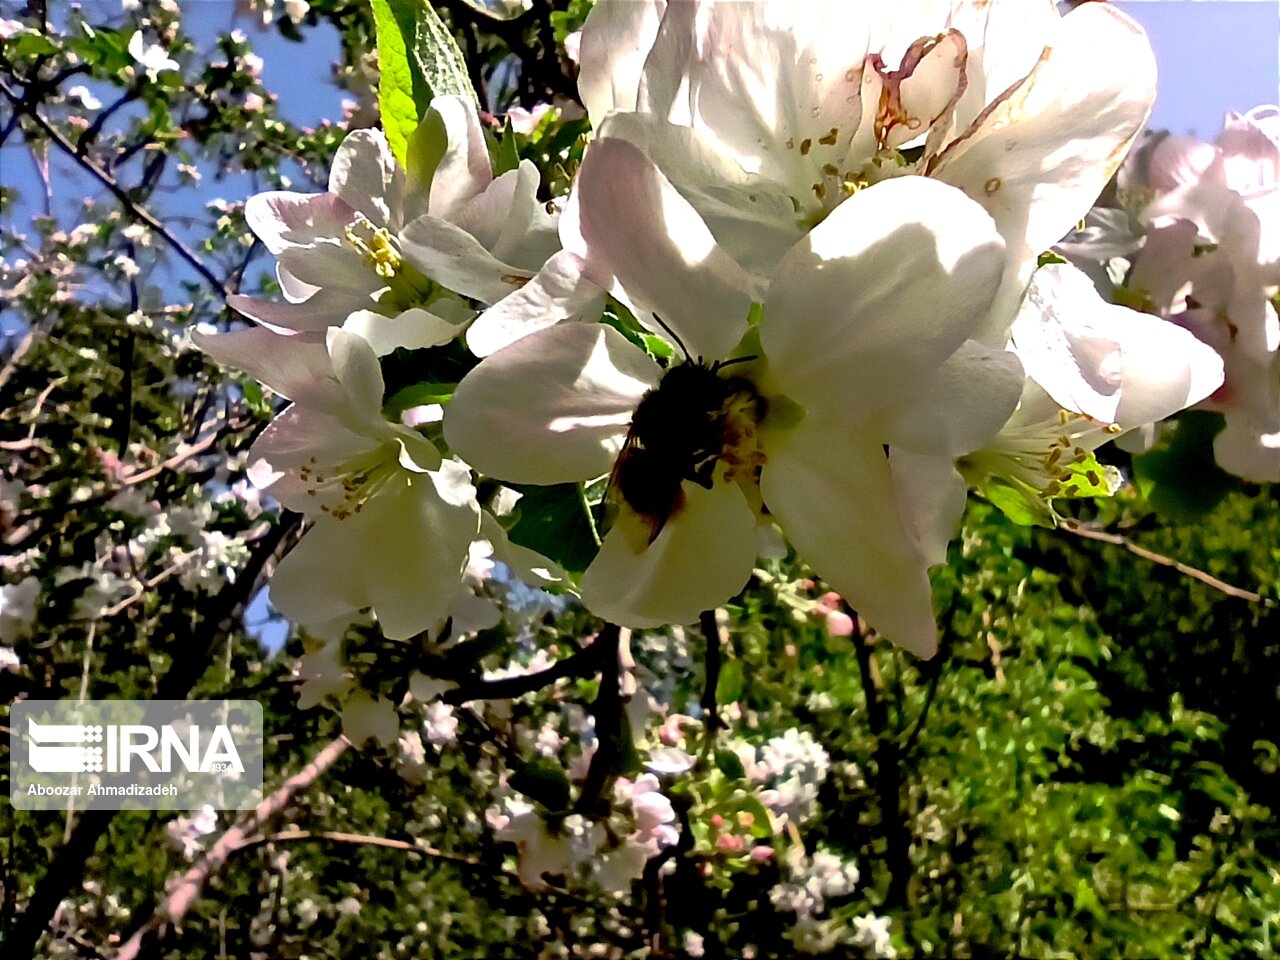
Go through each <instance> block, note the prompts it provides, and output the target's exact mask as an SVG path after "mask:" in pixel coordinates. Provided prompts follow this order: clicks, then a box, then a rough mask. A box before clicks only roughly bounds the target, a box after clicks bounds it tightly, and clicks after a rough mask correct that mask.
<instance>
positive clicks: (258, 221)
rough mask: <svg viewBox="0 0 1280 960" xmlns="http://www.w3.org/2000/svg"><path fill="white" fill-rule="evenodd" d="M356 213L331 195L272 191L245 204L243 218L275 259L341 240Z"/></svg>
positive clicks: (259, 195)
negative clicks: (296, 249)
mask: <svg viewBox="0 0 1280 960" xmlns="http://www.w3.org/2000/svg"><path fill="white" fill-rule="evenodd" d="M355 218H356V212H355V210H353V209H352V208H351V207H350V206H349V205H348V204H347V203H345V202H344V201H343V200H342V199H341V198H340V197H336V196H334V195H333V194H331V193H295V192H293V191H289V190H271V191H267V192H266V193H255V194H254V195H253V196H252V197H250V198H249V199H248V200H246V201H245V204H244V219H245V222H246V223H248V225H249V229H250V230H252V231H253V232H254V235H256V236H257V238H258V239H259V240H261V241H262V243H263V245H264V246H265V247H266V248H267V249H268V250H270V251H271V253H272V254H274V255H275V256H279V255H280V253H281V251H283V250H287V249H289V248H290V247H295V246H307V245H309V244H312V243H314V242H315V241H316V240H319V239H341V237H342V235H343V233H344V231H345V230H346V228H347V226H348V225H349V224H351V223H352V222H354V220H355Z"/></svg>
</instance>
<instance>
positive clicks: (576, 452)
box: [444, 323, 661, 484]
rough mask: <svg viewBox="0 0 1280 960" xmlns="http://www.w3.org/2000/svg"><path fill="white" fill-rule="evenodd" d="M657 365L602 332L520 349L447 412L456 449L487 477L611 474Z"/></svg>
mask: <svg viewBox="0 0 1280 960" xmlns="http://www.w3.org/2000/svg"><path fill="white" fill-rule="evenodd" d="M660 376H661V370H660V368H659V367H658V365H657V364H656V363H654V362H653V361H652V360H651V359H649V357H648V356H647V355H646V354H645V353H644V351H642V350H640V349H639V348H638V347H635V346H633V345H632V344H631V343H629V342H627V340H626V338H625V337H623V336H622V334H620V333H618V332H617V331H616V330H614V329H613V328H612V327H608V326H605V325H603V324H579V323H570V324H561V325H560V326H555V327H549V328H548V329H546V330H542V331H539V332H538V333H534V334H531V335H530V336H527V337H525V338H524V339H522V340H517V341H516V342H515V343H513V344H511V346H509V347H507V348H506V349H504V350H499V351H498V352H497V353H495V354H493V355H492V356H491V357H488V358H487V359H485V360H484V361H482V362H481V364H480V365H479V366H478V367H476V368H475V369H474V370H472V371H471V372H470V373H469V374H467V375H466V376H465V377H464V378H463V379H462V382H461V383H460V384H458V389H457V392H456V393H454V395H453V399H452V400H451V401H450V402H449V405H448V406H447V407H446V408H445V416H444V435H445V440H446V441H447V442H448V444H449V446H450V447H451V448H452V449H453V450H454V451H455V452H456V453H457V454H458V455H459V456H461V457H462V458H463V459H464V460H466V461H467V462H468V463H470V464H471V465H472V466H474V467H475V468H476V469H477V470H479V471H480V472H481V473H484V474H487V475H488V476H491V477H497V478H499V479H502V480H509V481H511V482H513V483H541V484H548V483H566V482H574V481H578V480H590V479H591V478H593V477H599V476H603V475H604V474H606V473H608V472H609V470H610V468H611V467H612V465H613V461H614V458H615V457H616V456H617V454H618V451H619V450H620V449H621V448H622V442H623V439H624V438H625V437H626V434H627V429H628V427H629V426H630V423H631V415H632V413H633V412H634V410H635V407H636V404H637V403H639V401H640V398H641V397H642V396H643V395H644V393H645V391H647V390H648V389H650V388H651V387H653V386H654V385H656V384H657V382H658V379H659V377H660Z"/></svg>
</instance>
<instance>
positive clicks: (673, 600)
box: [444, 138, 1020, 656]
mask: <svg viewBox="0 0 1280 960" xmlns="http://www.w3.org/2000/svg"><path fill="white" fill-rule="evenodd" d="M576 200H577V203H576V209H577V216H578V218H579V221H580V222H579V227H578V228H579V230H580V231H581V235H582V237H583V240H584V250H583V252H584V263H585V265H586V267H585V269H586V275H587V277H588V279H590V280H591V281H592V282H594V283H596V284H597V285H598V286H600V287H602V288H607V289H609V291H610V292H611V293H612V295H613V296H615V297H616V298H618V299H619V301H621V302H623V303H624V304H627V305H628V306H629V308H630V309H631V310H632V313H633V314H634V315H635V316H636V317H637V318H639V320H640V322H641V323H642V324H643V325H645V326H646V327H648V328H649V329H650V330H651V331H652V332H653V333H654V334H655V335H658V336H665V337H668V338H669V339H670V340H671V341H672V346H673V349H676V348H683V349H686V350H687V351H688V362H686V363H685V364H678V365H675V366H673V367H672V368H670V369H669V370H667V371H664V370H663V369H662V368H661V367H660V366H658V364H657V363H655V362H654V361H653V360H652V359H650V358H649V357H648V356H647V355H646V354H645V352H644V351H643V350H641V349H640V348H638V347H635V346H633V345H632V344H631V343H630V342H628V341H627V340H626V339H625V338H624V337H623V336H622V335H621V334H620V333H618V332H617V331H616V330H614V329H613V328H612V327H609V326H607V325H603V324H567V325H560V326H554V327H549V328H546V329H543V330H540V331H539V332H537V333H534V334H531V335H529V336H527V337H525V338H524V339H521V340H518V341H516V342H515V343H514V344H512V345H511V346H509V347H506V348H505V349H503V350H500V351H498V352H497V353H495V354H493V355H492V356H490V357H489V358H487V359H486V360H484V361H482V362H481V363H480V365H479V366H478V367H476V368H475V369H474V370H473V371H472V372H471V373H470V374H468V375H467V377H465V378H464V379H463V381H462V383H461V384H459V386H458V389H457V392H456V393H455V395H454V398H453V400H452V401H451V403H450V405H449V407H448V409H447V411H446V415H445V423H444V426H445V437H446V439H447V440H448V442H449V444H450V446H451V448H452V449H454V450H455V451H457V452H458V453H459V454H460V455H461V456H463V457H464V458H465V459H466V460H467V461H468V462H469V463H471V464H473V465H474V466H475V467H476V468H477V469H479V470H480V471H481V472H482V473H485V474H488V475H490V476H494V477H498V478H500V479H505V480H510V481H512V482H516V483H535V484H548V483H560V482H574V481H585V480H590V479H592V478H594V477H598V476H601V475H603V474H607V473H609V471H610V469H611V466H612V464H613V462H614V460H615V458H616V457H617V456H618V454H619V452H620V451H621V450H622V447H623V444H624V441H625V438H626V437H627V435H628V431H629V425H630V424H631V422H632V420H633V417H634V416H635V414H636V411H637V408H638V406H639V405H640V404H641V403H642V401H644V400H645V398H646V397H652V396H664V397H671V398H672V399H669V400H667V401H665V402H666V404H667V405H668V406H669V407H671V408H673V409H671V410H669V413H670V414H671V416H672V417H673V418H674V419H673V421H672V422H671V424H670V425H669V426H668V425H667V424H663V425H662V426H661V429H662V430H666V429H668V428H670V429H672V430H674V431H677V433H676V436H680V435H681V434H680V433H679V431H688V430H691V429H692V430H697V429H700V428H699V426H698V424H699V422H700V418H706V417H707V416H708V415H709V414H715V416H716V417H717V418H720V422H722V423H723V424H724V425H723V427H722V434H721V435H720V436H719V437H718V438H717V439H716V440H715V441H714V442H713V443H712V444H711V445H710V447H709V448H708V449H707V450H706V451H704V454H705V462H702V464H701V468H700V471H698V472H695V471H694V470H693V468H692V466H688V467H686V466H684V465H682V464H680V463H679V462H676V463H675V464H674V467H670V466H669V467H668V468H667V469H674V470H675V471H676V478H677V479H678V481H679V486H678V492H677V493H676V496H675V499H674V500H673V507H672V510H671V514H670V516H669V518H667V519H666V522H665V523H662V524H660V525H659V527H658V529H657V530H656V531H655V530H654V529H653V524H652V523H650V522H648V521H647V520H646V518H645V517H644V515H643V511H642V509H637V508H635V507H634V506H633V505H631V504H629V503H626V502H624V503H623V506H622V509H621V510H620V512H619V516H618V520H617V523H616V524H615V526H614V527H613V529H612V530H611V531H609V533H608V535H607V536H606V537H605V539H604V541H603V543H602V545H601V549H600V552H599V554H598V555H597V557H596V559H595V560H594V561H593V563H592V564H591V566H590V567H589V568H588V570H587V572H586V574H585V575H584V576H583V579H582V597H583V601H584V603H586V605H587V606H588V607H589V608H590V609H591V610H592V611H593V612H595V613H596V614H598V615H600V616H602V617H604V618H606V619H611V620H615V621H617V622H619V623H621V624H623V625H624V626H633V627H644V626H654V625H658V624H662V623H687V622H691V621H692V620H694V619H696V618H697V616H698V613H699V612H700V611H702V610H706V609H711V608H714V607H715V606H717V605H719V604H721V603H723V602H724V601H725V600H727V599H728V598H730V597H731V596H733V595H734V594H735V593H737V592H738V591H739V590H740V589H741V588H742V586H743V585H744V584H745V583H746V581H747V579H748V578H749V576H750V575H751V571H752V568H753V566H754V562H755V558H756V556H757V553H758V542H759V541H758V527H763V528H768V527H771V526H772V524H773V522H774V521H775V520H776V521H777V522H778V523H779V524H780V525H781V527H782V528H783V530H784V531H785V533H786V534H787V536H788V538H789V539H790V540H791V542H792V544H793V545H794V546H795V547H796V549H797V550H798V551H799V552H800V554H801V556H802V557H804V558H806V559H807V560H808V561H809V562H810V563H812V564H813V565H814V566H815V567H816V568H817V570H818V572H819V573H820V574H821V575H822V576H823V577H824V578H825V579H827V581H828V582H829V583H831V585H832V586H833V588H835V589H837V590H838V591H839V592H840V593H841V594H843V595H844V596H847V597H849V598H850V600H851V602H853V603H854V604H855V606H857V607H858V608H859V610H860V611H862V612H863V613H865V615H866V616H867V617H868V619H869V620H870V621H871V623H872V624H873V625H874V626H876V627H877V628H878V629H880V630H881V631H882V632H884V633H885V634H886V635H887V636H888V637H890V638H891V639H893V640H894V641H895V642H897V643H899V644H901V645H903V646H905V647H907V648H908V649H911V650H913V651H915V652H917V653H919V654H922V655H925V656H928V655H930V654H931V653H932V651H933V649H934V644H935V630H936V628H935V626H934V622H933V615H932V611H931V609H930V594H929V582H928V578H927V576H926V573H925V567H926V564H925V563H924V560H923V557H922V555H921V553H920V550H919V546H918V544H917V543H916V542H915V541H914V536H913V534H912V532H911V530H910V525H909V524H908V523H907V522H906V521H905V520H904V518H903V517H902V515H901V514H900V513H899V510H898V508H897V505H896V500H895V493H894V489H893V477H892V473H891V470H890V465H889V460H888V459H887V458H886V455H885V446H886V445H888V446H890V448H892V447H893V446H895V445H896V444H897V443H898V442H899V441H900V440H901V441H902V442H905V443H907V444H909V445H911V446H912V447H921V448H922V449H925V450H934V451H938V452H947V451H950V450H951V449H952V448H953V447H955V446H956V445H957V444H959V446H964V445H966V444H967V443H973V445H974V446H977V445H980V444H981V443H982V442H983V441H984V440H985V439H986V438H987V437H989V436H991V435H992V434H994V432H995V431H996V429H998V427H999V426H1000V424H1001V423H1003V422H1004V420H1005V419H1006V418H1007V416H1008V414H1009V412H1010V411H1011V410H1012V409H1013V405H1014V403H1015V402H1016V397H1017V387H1018V384H1019V383H1020V378H1019V377H1017V376H1013V377H1009V378H1007V379H1008V383H1007V384H1006V387H1007V389H1003V390H992V389H990V387H991V384H992V378H984V379H981V381H980V382H979V381H977V380H975V381H966V379H965V378H964V377H963V376H953V377H951V378H950V379H949V380H948V382H952V381H954V386H955V389H956V390H957V391H959V393H960V395H961V396H964V397H965V399H964V400H963V401H962V400H960V399H958V398H957V397H955V396H953V397H948V398H945V402H944V403H943V404H941V405H939V404H935V403H934V402H933V399H930V401H929V402H928V403H925V404H920V403H917V397H919V396H921V395H922V394H926V395H927V394H928V391H927V390H926V385H927V384H928V383H929V382H930V379H931V378H933V377H936V376H938V375H939V371H940V370H941V369H942V368H944V367H945V366H946V365H947V364H948V363H951V362H952V358H953V356H954V357H959V358H960V360H961V361H964V360H966V359H967V356H965V355H960V354H957V353H956V351H957V349H958V348H959V347H960V346H961V345H962V344H964V343H965V340H966V337H967V336H968V335H969V334H970V333H971V332H972V331H973V330H974V329H975V328H976V327H977V325H978V324H979V323H980V321H981V319H982V318H983V316H984V315H985V313H986V311H987V309H988V307H989V305H990V302H991V297H992V295H993V293H994V290H995V287H996V285H997V282H998V279H999V276H1000V273H1001V270H1002V268H1003V264H1004V257H1003V244H1002V242H1001V240H1000V238H999V235H998V234H997V233H996V231H995V228H994V225H993V224H992V222H991V219H990V217H989V216H988V215H987V214H986V213H985V212H984V211H982V209H981V208H980V207H978V206H977V205H976V204H975V203H973V202H972V201H970V200H968V199H967V198H965V197H964V196H963V195H962V194H961V193H960V192H959V191H956V190H953V189H952V188H950V187H946V186H944V185H942V184H939V183H937V182H936V181H931V180H928V179H926V178H919V177H917V178H910V179H902V180H897V181H892V182H885V183H883V184H878V185H876V186H874V187H869V188H867V189H865V190H861V191H859V192H858V193H856V194H855V195H854V197H852V198H850V200H849V201H847V202H846V203H845V204H842V205H841V206H840V207H839V208H837V211H835V212H833V213H832V215H831V216H830V217H828V218H827V219H826V220H825V221H823V223H822V224H820V225H818V226H817V227H815V228H814V229H813V231H811V232H810V233H809V234H807V235H806V236H805V237H804V238H803V239H802V240H801V241H800V242H799V243H797V244H796V245H795V246H794V248H793V249H792V250H791V251H789V252H788V253H787V255H786V256H784V257H783V259H782V261H781V263H780V264H779V267H778V269H777V271H776V272H775V275H774V277H773V278H772V281H771V283H770V285H769V288H768V290H767V294H766V296H765V297H764V302H763V319H761V320H760V321H759V324H758V327H755V326H753V325H752V324H750V323H749V321H748V316H749V313H750V312H751V311H752V296H753V295H752V290H753V286H754V285H753V283H752V281H751V280H750V278H749V277H748V276H747V274H746V273H745V271H744V270H743V269H742V268H741V267H740V266H739V265H738V264H737V263H736V262H735V261H734V260H733V259H732V258H731V257H730V256H729V255H728V254H727V253H726V252H725V251H724V250H723V249H722V248H721V247H720V246H719V245H718V244H717V243H716V242H715V240H714V238H713V237H712V236H711V234H710V232H709V231H708V229H707V227H706V226H705V225H704V223H703V222H702V220H701V218H700V217H699V215H698V214H697V212H696V211H695V210H694V209H693V208H692V206H690V205H689V203H688V202H687V201H685V200H684V199H683V198H682V197H681V196H680V195H679V194H678V193H677V192H676V191H675V189H674V188H673V187H672V186H671V184H670V183H669V182H668V181H667V180H666V178H665V177H664V176H663V175H662V174H661V172H660V171H659V170H658V169H657V168H656V167H655V166H654V164H653V163H652V162H651V161H650V160H648V159H647V158H646V157H644V155H643V154H641V153H640V151H639V150H637V149H636V148H635V147H633V146H631V145H630V144H628V143H626V142H624V141H619V140H611V139H608V138H606V139H602V140H599V141H597V142H596V143H595V144H594V145H593V146H592V148H591V150H590V152H589V155H588V157H587V159H586V161H585V162H584V164H583V167H582V170H581V172H580V174H579V180H578V184H577V188H576ZM619 223H625V224H627V226H628V229H627V230H626V231H621V230H619V229H618V224H619ZM748 334H750V336H748ZM744 337H745V338H747V339H748V341H750V345H749V346H747V345H743V346H742V348H741V351H740V352H739V346H740V341H743V340H744ZM694 358H696V361H695V359H694ZM730 359H733V360H734V361H735V363H734V365H733V366H732V367H729V368H728V369H730V370H732V373H731V374H730V375H729V376H728V377H719V373H718V368H717V367H716V366H713V364H714V363H715V362H718V361H719V362H723V361H729V360H730ZM690 370H693V371H697V370H701V371H703V373H702V374H701V375H700V376H701V377H702V379H703V380H704V381H706V378H707V377H717V378H719V379H718V380H717V381H715V382H718V383H721V384H728V385H729V387H728V388H725V389H726V390H727V393H726V395H725V397H724V403H725V406H724V409H723V410H719V411H715V410H709V409H703V410H701V411H700V410H699V409H698V408H697V407H696V405H690V406H689V408H688V409H678V408H679V407H680V402H679V398H678V397H677V396H675V395H674V393H673V392H672V390H671V389H669V388H663V387H661V386H660V385H661V384H663V383H664V382H666V381H667V380H668V378H670V377H671V376H672V375H673V374H676V375H677V376H679V377H685V378H688V377H690V376H692V374H690V373H689V372H688V371H690ZM681 371H684V372H683V373H682V372H681ZM971 383H978V384H979V387H980V389H981V394H980V395H979V396H977V397H967V395H966V394H967V388H968V387H969V386H970V384H971ZM707 385H708V386H710V385H711V384H710V382H707ZM713 389H714V388H713ZM934 399H936V398H934ZM957 409H963V410H964V413H965V417H964V418H956V417H953V416H952V415H951V414H952V412H953V411H954V410H957ZM683 422H687V423H689V424H692V426H684V425H682V423H683ZM644 439H645V442H646V443H650V444H652V443H653V442H654V441H653V440H652V439H649V438H644ZM677 444H678V441H677ZM957 452H959V451H957Z"/></svg>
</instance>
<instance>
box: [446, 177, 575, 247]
mask: <svg viewBox="0 0 1280 960" xmlns="http://www.w3.org/2000/svg"><path fill="white" fill-rule="evenodd" d="M538 183H539V174H538V168H537V167H535V166H534V165H533V163H532V162H531V161H529V160H522V161H520V166H519V167H517V168H516V169H515V170H508V171H507V172H506V173H504V174H503V175H502V176H500V177H498V178H497V179H496V180H494V181H493V183H491V184H489V186H488V187H486V188H485V191H484V193H482V194H480V195H479V196H478V197H475V198H473V199H472V200H471V201H470V202H469V203H467V204H466V206H464V207H463V208H462V209H460V210H459V211H458V212H457V214H456V215H455V216H454V217H452V218H451V220H452V222H453V223H454V224H456V225H457V226H459V227H461V228H462V229H463V230H465V231H467V233H469V234H471V235H472V236H473V237H475V238H476V239H477V240H479V241H480V244H481V246H483V247H484V248H485V249H486V250H488V251H489V252H490V253H492V254H493V255H494V257H496V258H497V259H498V260H502V261H504V262H506V263H510V264H513V265H515V266H517V267H524V268H533V269H537V268H538V267H541V266H542V264H543V263H545V262H546V260H547V258H548V257H550V256H551V255H552V254H553V253H555V252H556V251H557V250H559V249H560V241H559V238H558V237H557V236H556V223H555V218H554V217H552V216H551V214H549V213H547V210H546V205H545V204H543V203H541V202H540V201H539V200H538Z"/></svg>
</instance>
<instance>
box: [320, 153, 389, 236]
mask: <svg viewBox="0 0 1280 960" xmlns="http://www.w3.org/2000/svg"><path fill="white" fill-rule="evenodd" d="M403 192H404V173H403V171H402V170H400V168H399V166H398V165H397V164H396V161H395V157H393V156H392V154H391V148H390V147H389V146H388V145H387V138H386V136H385V135H384V134H383V132H382V131H381V130H356V131H355V132H354V133H350V134H348V135H347V137H346V139H345V140H343V141H342V145H341V146H340V147H338V150H337V153H335V154H334V156H333V166H332V167H330V168H329V193H330V194H332V195H334V196H337V197H340V198H341V199H342V200H343V201H344V202H345V203H346V204H347V206H349V207H350V208H351V209H352V210H355V211H358V212H359V213H361V214H363V215H364V216H365V217H366V218H367V219H368V220H369V221H370V222H372V223H373V225H374V226H376V227H387V228H389V229H391V230H395V229H396V228H397V227H398V226H399V223H398V222H397V221H398V219H399V216H400V206H401V195H402V194H403ZM339 235H340V234H339Z"/></svg>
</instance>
